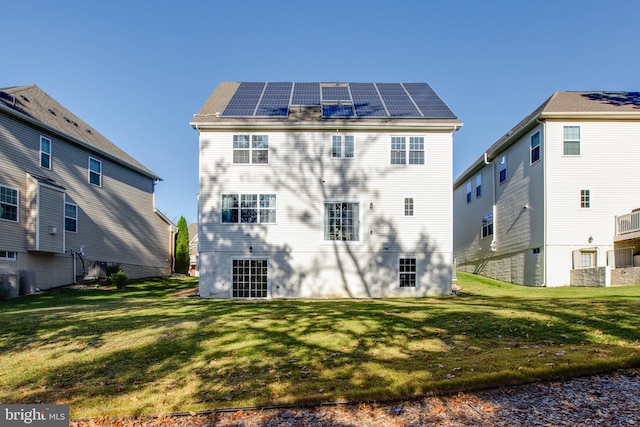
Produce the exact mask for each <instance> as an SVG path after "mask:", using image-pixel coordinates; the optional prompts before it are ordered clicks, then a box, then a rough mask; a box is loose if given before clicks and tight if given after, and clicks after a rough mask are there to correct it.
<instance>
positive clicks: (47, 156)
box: [40, 135, 53, 170]
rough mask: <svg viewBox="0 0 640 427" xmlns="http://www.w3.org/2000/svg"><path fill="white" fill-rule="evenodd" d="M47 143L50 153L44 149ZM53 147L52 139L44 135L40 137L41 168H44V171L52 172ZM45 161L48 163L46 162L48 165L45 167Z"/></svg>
mask: <svg viewBox="0 0 640 427" xmlns="http://www.w3.org/2000/svg"><path fill="white" fill-rule="evenodd" d="M45 142H46V143H48V145H49V150H48V151H47V150H45V149H44V147H43V145H44V143H45ZM52 145H53V143H52V142H51V139H49V138H46V137H44V136H42V135H41V136H40V167H41V168H43V169H49V170H51V164H52V161H51V159H52V157H53V156H52V155H51V150H52ZM44 159H46V162H45V163H46V164H45V165H43V164H42V163H43V160H44Z"/></svg>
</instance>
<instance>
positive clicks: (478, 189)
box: [476, 173, 482, 199]
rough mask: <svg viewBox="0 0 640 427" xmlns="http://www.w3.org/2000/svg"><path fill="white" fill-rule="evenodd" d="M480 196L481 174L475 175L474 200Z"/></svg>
mask: <svg viewBox="0 0 640 427" xmlns="http://www.w3.org/2000/svg"><path fill="white" fill-rule="evenodd" d="M481 196H482V174H481V173H479V174H478V175H476V199H477V198H478V197H481Z"/></svg>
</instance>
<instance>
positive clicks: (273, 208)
mask: <svg viewBox="0 0 640 427" xmlns="http://www.w3.org/2000/svg"><path fill="white" fill-rule="evenodd" d="M225 196H235V197H236V205H235V206H232V207H226V208H225V206H224V198H225ZM242 196H255V198H256V204H255V207H253V206H244V207H243V206H242V199H243V197H242ZM263 196H269V200H271V196H273V198H274V199H273V200H274V201H275V204H274V206H270V205H269V206H262V199H263ZM243 208H244V209H245V210H252V209H255V211H256V216H255V218H256V220H255V221H254V222H252V221H242V210H243ZM225 210H227V211H234V210H235V211H236V214H235V215H236V216H237V219H238V220H237V221H225V220H224V219H225V214H224V211H225ZM267 211H274V212H275V220H274V221H261V220H260V219H261V218H262V214H263V213H265V212H267ZM233 216H234V215H233V212H232V213H231V217H233ZM277 223H278V195H277V193H222V194H220V224H277Z"/></svg>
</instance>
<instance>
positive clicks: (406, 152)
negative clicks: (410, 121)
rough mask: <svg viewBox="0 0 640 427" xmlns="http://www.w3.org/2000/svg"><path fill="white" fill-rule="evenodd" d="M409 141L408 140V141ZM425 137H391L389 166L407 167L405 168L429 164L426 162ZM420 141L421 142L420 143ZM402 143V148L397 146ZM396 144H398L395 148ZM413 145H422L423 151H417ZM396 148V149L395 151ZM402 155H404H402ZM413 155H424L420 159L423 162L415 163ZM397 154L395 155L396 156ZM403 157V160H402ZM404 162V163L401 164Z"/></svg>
mask: <svg viewBox="0 0 640 427" xmlns="http://www.w3.org/2000/svg"><path fill="white" fill-rule="evenodd" d="M407 139H408V140H407ZM425 139H426V138H425V136H424V135H413V136H406V135H395V136H391V139H390V145H389V164H391V165H405V166H412V165H415V166H424V165H426V164H427V160H426V157H427V156H426V151H427V150H426V141H425ZM418 140H420V141H418ZM400 142H401V143H402V146H400V145H397V144H399V143H400ZM394 144H396V145H395V146H394ZM413 144H420V145H421V146H422V148H421V149H415V148H413V149H412V147H413ZM394 148H395V149H394ZM400 153H402V154H400ZM412 153H422V156H421V158H420V160H421V162H415V161H414V160H415V159H413V157H414V156H412ZM394 154H395V155H394ZM401 157H402V158H401ZM399 160H402V162H399Z"/></svg>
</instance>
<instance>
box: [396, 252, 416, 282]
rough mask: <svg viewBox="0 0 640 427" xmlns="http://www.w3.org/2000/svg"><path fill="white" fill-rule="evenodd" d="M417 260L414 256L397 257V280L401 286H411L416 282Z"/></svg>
mask: <svg viewBox="0 0 640 427" xmlns="http://www.w3.org/2000/svg"><path fill="white" fill-rule="evenodd" d="M416 264H417V261H416V259H415V258H400V259H398V282H399V285H400V287H401V288H409V287H411V288H413V287H415V286H416V282H417V280H416V279H417V268H416Z"/></svg>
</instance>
